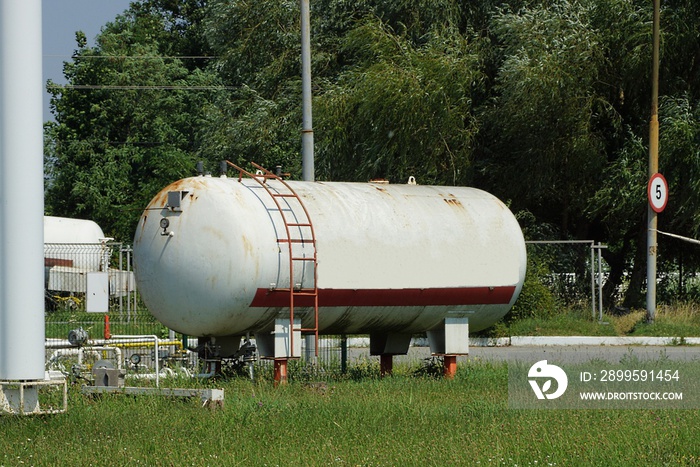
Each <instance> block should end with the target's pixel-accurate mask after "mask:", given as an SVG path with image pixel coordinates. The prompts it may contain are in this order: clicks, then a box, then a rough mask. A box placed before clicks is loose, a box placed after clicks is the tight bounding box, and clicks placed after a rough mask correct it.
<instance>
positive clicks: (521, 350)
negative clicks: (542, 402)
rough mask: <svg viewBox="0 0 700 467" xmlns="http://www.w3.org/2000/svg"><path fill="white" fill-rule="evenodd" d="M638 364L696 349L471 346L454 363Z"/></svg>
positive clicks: (697, 355)
mask: <svg viewBox="0 0 700 467" xmlns="http://www.w3.org/2000/svg"><path fill="white" fill-rule="evenodd" d="M430 357H431V354H430V349H429V348H428V347H411V348H410V349H409V351H408V354H407V355H397V356H394V363H399V362H415V361H420V360H422V359H426V358H430ZM363 358H367V359H378V358H379V357H378V356H370V354H369V349H368V348H349V349H348V359H349V360H351V361H353V360H357V359H363ZM634 359H638V360H639V361H657V360H668V361H697V362H700V346H695V345H693V346H683V345H679V346H614V347H612V346H599V345H574V346H552V347H544V346H543V347H515V346H507V347H475V346H472V347H470V349H469V355H465V356H459V357H458V358H457V361H458V362H466V361H470V360H472V361H491V362H504V361H505V362H516V361H522V362H533V363H534V362H537V361H539V360H552V361H558V362H562V363H585V362H589V361H596V360H600V361H605V362H608V363H620V362H629V361H633V360H634Z"/></svg>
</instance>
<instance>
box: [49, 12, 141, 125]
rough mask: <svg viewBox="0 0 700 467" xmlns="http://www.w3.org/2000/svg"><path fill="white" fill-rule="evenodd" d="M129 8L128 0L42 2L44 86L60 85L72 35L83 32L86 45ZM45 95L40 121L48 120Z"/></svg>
mask: <svg viewBox="0 0 700 467" xmlns="http://www.w3.org/2000/svg"><path fill="white" fill-rule="evenodd" d="M128 7H129V0H42V8H43V11H42V22H43V33H44V36H43V39H42V44H43V55H44V62H43V65H44V72H43V74H44V83H45V82H46V80H48V79H51V80H53V81H55V82H56V83H59V84H63V83H65V82H66V80H65V79H64V78H63V62H65V61H69V60H70V57H71V55H72V54H73V52H74V51H75V49H76V44H75V32H76V31H83V32H84V33H85V35H86V36H87V39H88V44H90V45H92V44H94V43H95V36H97V34H98V33H99V32H100V29H101V28H102V26H104V25H105V24H107V23H108V22H110V21H112V20H113V19H114V18H116V17H117V15H119V14H120V13H122V12H124V10H126V9H127V8H128ZM51 119H52V116H51V113H50V111H49V95H48V93H45V94H44V121H46V120H51Z"/></svg>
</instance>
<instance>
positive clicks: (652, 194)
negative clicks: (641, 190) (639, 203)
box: [647, 173, 668, 213]
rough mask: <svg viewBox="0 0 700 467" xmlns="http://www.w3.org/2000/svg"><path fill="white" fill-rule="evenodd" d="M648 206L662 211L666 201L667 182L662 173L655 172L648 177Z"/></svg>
mask: <svg viewBox="0 0 700 467" xmlns="http://www.w3.org/2000/svg"><path fill="white" fill-rule="evenodd" d="M647 196H648V197H649V206H650V207H651V209H652V210H653V211H654V212H657V213H658V212H662V211H663V210H664V209H665V208H666V203H668V183H667V182H666V179H665V178H664V176H663V175H661V174H660V173H655V174H654V175H652V176H651V178H650V179H649V185H648V186H647Z"/></svg>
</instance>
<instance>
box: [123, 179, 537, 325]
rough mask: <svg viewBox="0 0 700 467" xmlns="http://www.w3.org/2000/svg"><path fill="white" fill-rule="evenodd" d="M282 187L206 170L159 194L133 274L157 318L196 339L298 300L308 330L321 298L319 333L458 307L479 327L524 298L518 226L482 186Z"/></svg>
mask: <svg viewBox="0 0 700 467" xmlns="http://www.w3.org/2000/svg"><path fill="white" fill-rule="evenodd" d="M286 183H287V185H284V184H283V183H282V182H281V181H279V180H275V179H269V180H266V181H265V182H264V184H261V183H259V181H256V180H253V179H250V178H243V179H238V178H225V177H222V178H213V177H209V176H200V177H194V178H187V179H183V180H180V181H177V182H175V183H173V184H171V185H169V186H168V187H166V188H164V189H163V190H162V191H161V192H160V193H159V194H158V195H157V196H156V197H155V198H154V199H153V200H152V201H151V203H150V204H149V205H148V207H147V208H146V210H145V211H144V213H143V215H142V216H141V220H140V222H139V224H138V228H137V231H136V235H135V238H134V269H135V274H136V280H137V285H138V288H139V290H140V292H141V296H142V297H143V300H144V302H145V303H146V305H147V307H148V309H149V310H150V311H151V313H152V314H153V315H154V316H155V317H156V318H157V319H158V320H159V321H161V322H162V323H163V324H164V325H166V326H167V327H169V328H171V329H173V330H175V331H178V332H181V333H184V334H187V335H191V336H228V335H243V334H245V333H246V332H251V333H252V332H255V333H261V332H268V331H271V330H272V329H273V326H274V321H275V318H279V317H283V316H287V317H288V316H289V307H290V301H291V300H293V301H294V313H295V316H296V317H299V318H301V319H302V326H303V327H307V328H308V327H312V326H313V325H314V324H313V320H314V312H313V310H314V306H313V304H314V302H313V301H314V295H316V296H317V298H318V310H319V311H318V329H319V332H321V333H348V334H352V333H373V332H401V333H415V332H422V331H427V330H431V329H433V328H435V327H437V326H440V325H441V323H443V321H444V319H445V318H447V317H450V316H456V315H459V316H468V317H469V327H470V330H472V331H477V330H479V329H483V328H485V327H488V326H490V325H491V324H493V323H494V322H495V321H497V320H498V319H499V318H501V317H502V316H503V315H505V314H506V313H507V312H508V310H509V309H510V307H511V306H512V305H513V303H514V302H515V300H516V298H517V297H518V294H519V293H520V289H521V288H522V284H523V280H524V277H525V267H526V253H525V242H524V239H523V235H522V232H521V230H520V227H519V225H518V222H517V221H516V219H515V218H514V216H513V214H512V213H511V212H510V211H509V209H508V208H507V207H506V206H505V205H504V204H503V203H502V202H501V201H499V200H498V199H497V198H495V197H494V196H492V195H490V194H488V193H486V192H484V191H481V190H478V189H474V188H464V187H437V186H421V185H388V184H377V183H339V182H301V181H288V182H286ZM288 187H289V188H291V189H292V190H291V192H290V190H289V188H288ZM295 194H296V196H295ZM290 244H291V257H290ZM290 288H291V289H293V290H295V291H297V292H298V293H297V294H296V295H295V296H294V298H290V297H291V294H290ZM304 291H309V292H313V293H309V294H308V296H307V295H306V294H305V293H304Z"/></svg>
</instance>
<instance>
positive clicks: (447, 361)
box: [442, 355, 457, 379]
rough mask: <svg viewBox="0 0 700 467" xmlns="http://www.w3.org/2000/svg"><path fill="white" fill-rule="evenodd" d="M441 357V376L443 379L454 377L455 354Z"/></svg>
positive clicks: (455, 369) (455, 368)
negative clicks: (442, 368)
mask: <svg viewBox="0 0 700 467" xmlns="http://www.w3.org/2000/svg"><path fill="white" fill-rule="evenodd" d="M442 359H443V366H444V370H443V376H444V377H445V379H454V377H455V374H456V373H457V355H445V356H444V357H442Z"/></svg>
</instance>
